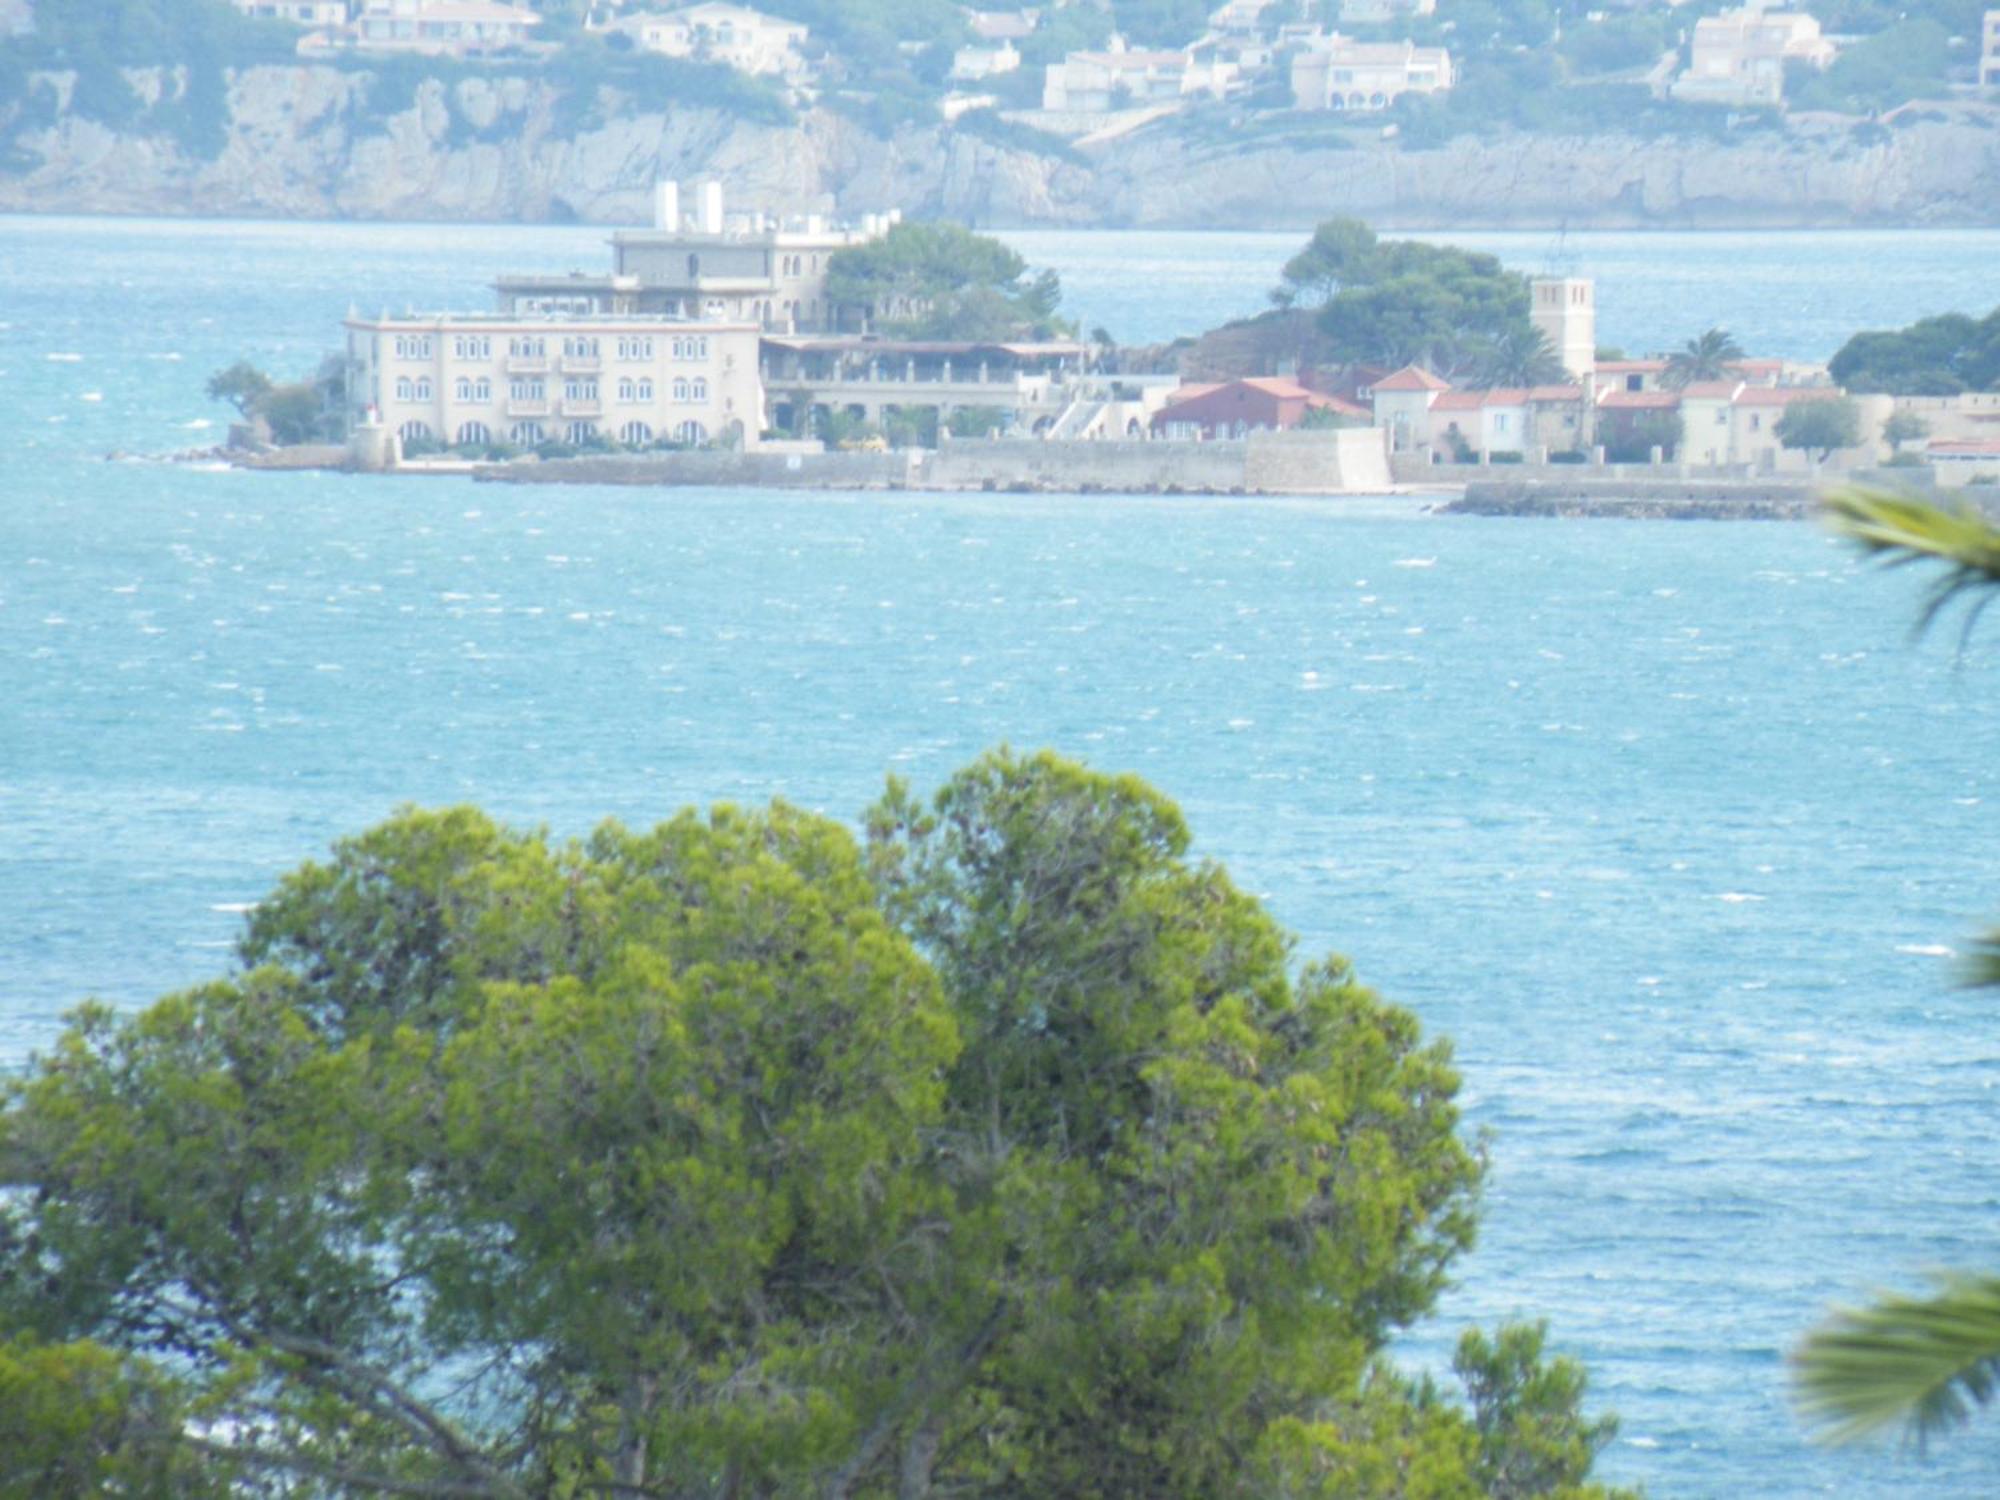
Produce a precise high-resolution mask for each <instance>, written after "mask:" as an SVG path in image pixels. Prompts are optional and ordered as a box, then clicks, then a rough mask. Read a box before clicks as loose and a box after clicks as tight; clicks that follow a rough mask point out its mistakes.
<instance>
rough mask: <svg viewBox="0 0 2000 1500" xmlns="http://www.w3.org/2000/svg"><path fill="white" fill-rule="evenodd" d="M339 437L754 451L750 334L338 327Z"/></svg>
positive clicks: (760, 397)
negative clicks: (342, 363) (373, 433)
mask: <svg viewBox="0 0 2000 1500" xmlns="http://www.w3.org/2000/svg"><path fill="white" fill-rule="evenodd" d="M345 326H346V329H347V401H348V416H349V424H350V426H355V427H358V426H362V425H364V424H379V425H380V426H381V427H383V428H385V429H387V430H388V431H389V432H392V433H394V434H395V435H396V437H397V439H398V440H399V441H400V442H401V443H402V445H403V447H404V448H405V449H408V448H410V447H413V446H415V445H418V444H421V443H429V442H436V443H443V444H448V445H463V446H468V447H474V446H477V447H483V446H485V445H488V444H500V443H505V444H509V445H512V446H514V447H521V448H531V447H534V446H536V445H537V444H540V443H544V442H562V443H570V444H584V443H589V442H593V441H596V440H599V439H602V440H606V441H615V442H619V443H623V444H625V445H626V446H628V447H646V446H649V445H651V444H653V443H658V442H669V441H670V442H678V443H689V444H700V443H713V442H726V443H733V444H737V445H740V446H743V447H754V446H755V445H756V442H757V438H758V434H759V433H761V432H762V431H763V429H764V425H765V424H764V392H763V386H762V383H761V381H760V379H759V376H758V372H757V329H756V328H755V327H754V326H753V325H751V324H748V323H689V322H687V321H686V320H685V319H681V318H663V317H649V316H644V315H640V314H631V315H625V316H617V315H606V316H588V315H585V316H579V315H574V314H572V315H568V316H561V317H556V316H550V317H534V316H522V315H519V314H509V313H429V314H416V313H412V314H406V315H404V316H401V317H390V316H388V315H386V314H385V315H383V316H381V317H378V318H361V317H350V318H349V319H347V321H346V325H345Z"/></svg>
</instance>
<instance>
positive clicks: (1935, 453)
mask: <svg viewBox="0 0 2000 1500" xmlns="http://www.w3.org/2000/svg"><path fill="white" fill-rule="evenodd" d="M1929 451H1930V455H1931V457H1933V458H1940V457H1942V458H2000V438H1954V439H1952V440H1951V441H1949V442H1942V443H1932V444H1931V445H1930V449H1929Z"/></svg>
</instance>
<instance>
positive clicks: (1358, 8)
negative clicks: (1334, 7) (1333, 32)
mask: <svg viewBox="0 0 2000 1500" xmlns="http://www.w3.org/2000/svg"><path fill="white" fill-rule="evenodd" d="M1436 11H1437V0H1341V4H1340V19H1341V21H1342V22H1343V23H1344V24H1346V25H1348V26H1382V25H1386V24H1387V23H1388V22H1390V21H1401V20H1405V19H1407V18H1409V17H1411V16H1428V15H1433V14H1435V13H1436Z"/></svg>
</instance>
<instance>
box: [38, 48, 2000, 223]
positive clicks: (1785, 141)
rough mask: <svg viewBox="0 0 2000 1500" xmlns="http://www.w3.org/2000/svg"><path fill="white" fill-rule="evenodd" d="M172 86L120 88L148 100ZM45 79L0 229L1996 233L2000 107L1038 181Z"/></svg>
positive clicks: (963, 155) (1154, 149)
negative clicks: (695, 214)
mask: <svg viewBox="0 0 2000 1500" xmlns="http://www.w3.org/2000/svg"><path fill="white" fill-rule="evenodd" d="M168 73H169V70H166V69H159V68H155V69H135V70H132V71H131V74H130V76H131V77H132V80H133V83H134V87H135V88H136V89H137V90H138V91H139V93H140V94H141V96H142V97H149V98H155V97H159V96H160V95H161V94H162V91H163V90H165V89H167V88H168V86H169V84H170V82H171V80H170V78H169V76H168ZM42 77H43V78H44V80H45V81H46V83H47V85H48V86H49V87H52V88H54V89H55V91H56V96H57V98H58V100H59V101H60V104H61V107H60V108H59V109H58V111H57V113H56V116H55V118H54V120H53V121H52V123H50V124H48V125H46V126H43V127H38V128H35V129H31V130H24V131H22V132H20V133H18V134H17V135H15V136H14V137H13V138H12V139H11V141H10V142H9V152H8V158H9V162H8V165H7V166H6V168H5V169H4V170H0V211H5V212H30V213H129V214H164V215H180V214H205V215H219V216H242V217H270V216H277V217H285V218H307V219H311V218H354V219H382V220H449V221H511V222H531V221H538V220H561V219H579V220H584V221H588V222H595V223H641V222H645V221H646V219H647V218H648V216H649V212H650V192H651V188H652V184H653V182H654V181H655V180H656V179H658V178H661V177H670V178H676V179H681V180H686V179H690V178H695V177H717V178H720V179H721V180H722V181H723V182H724V184H725V185H726V188H727V191H728V194H729V197H730V201H732V202H734V203H739V204H743V205H745V206H755V207H762V208H770V209H779V208H783V209H789V210H806V211H828V210H830V211H834V212H839V213H845V214H859V213H865V212H873V211H877V210H882V209H888V208H901V209H903V210H905V211H906V212H908V213H910V214H912V215H913V216H916V217H948V218H954V219H960V220H964V221H967V222H971V223H974V224H977V225H980V226H981V227H993V228H1006V227H1024V226H1031V225H1047V226H1058V227H1121V228H1122V227H1162V228H1165V227H1184V228H1214V227H1216V226H1218V225H1223V224H1226V225H1229V226H1231V227H1238V228H1249V227H1268V228H1298V227H1303V226H1308V225H1310V224H1311V223H1313V222H1315V221H1317V220H1318V219H1321V218H1324V217H1326V216H1328V215H1330V214H1335V213H1342V214H1354V215H1358V216H1361V217H1363V218H1367V219H1369V220H1370V221H1371V222H1374V223H1376V224H1378V225H1383V226H1391V227H1401V228H1411V229H1421V228H1430V227H1458V228H1466V227H1479V226H1486V227H1506V226H1509V225H1542V224H1553V223H1566V224H1568V225H1570V226H1571V227H1577V228H1581V227H1590V226H1597V227H1633V226H1637V227H1662V228H1683V227H1721V226H1729V225H1744V224H1754V225H1760V226H1771V227H1819V226H1827V225H1868V224H1883V225H1895V224H1996V223H2000V108H1996V107H1995V106H1993V105H1990V104H1983V103H1977V102H1971V101H1963V102H1957V103H1952V104H1948V105H1937V106H1926V107H1924V108H1923V109H1921V110H1917V109H1910V110H1905V111H1902V112H1900V113H1899V114H1898V115H1897V116H1896V117H1895V119H1894V120H1893V121H1892V122H1891V124H1892V125H1893V128H1890V127H1889V126H1883V125H1874V126H1869V127H1863V126H1862V125H1861V123H1860V122H1857V121H1853V120H1848V119H1843V118H1838V117H1832V116H1820V117H1811V116H1795V117H1793V118H1792V119H1791V120H1790V121H1789V122H1788V125H1787V128H1786V129H1785V130H1784V131H1782V132H1780V131H1775V130H1765V131H1756V132H1748V133H1745V134H1743V135H1740V136H1732V137H1730V138H1727V139H1722V140H1714V139H1707V138H1700V137H1692V136H1689V137H1660V138H1654V139H1646V140H1641V139H1637V138H1632V137H1625V136H1619V135H1615V134H1610V133H1602V134H1596V135H1590V136H1577V137H1554V136H1542V135H1525V134H1518V133H1513V132H1508V131H1496V132H1489V133H1482V134H1480V135H1478V136H1467V137H1462V138H1460V139H1458V140H1455V141H1451V142H1449V143H1446V144H1444V145H1440V146H1436V147H1431V148H1426V149H1411V148H1406V147H1404V146H1402V145H1400V144H1399V143H1397V142H1394V141H1383V140H1380V139H1378V138H1373V137H1368V136H1352V137H1350V136H1346V135H1341V136H1337V137H1336V136H1327V135H1324V134H1315V131H1316V130H1317V128H1318V127H1317V126H1315V125H1312V124H1310V123H1308V124H1306V125H1292V126H1287V127H1285V128H1283V129H1279V128H1276V127H1271V128H1262V127H1260V128H1259V129H1256V130H1249V131H1247V133H1239V132H1231V133H1229V134H1228V135H1227V136H1223V137H1214V138H1208V139H1204V138H1202V137H1201V136H1199V135H1198V134H1196V133H1193V132H1191V131H1190V130H1188V129H1185V128H1182V127H1181V126H1180V125H1179V123H1178V122H1175V121H1162V122H1159V123H1156V124H1154V125H1151V126H1148V127H1147V128H1145V129H1142V130H1139V131H1136V132H1134V133H1132V134H1130V135H1126V136H1120V137H1118V138H1117V139H1115V140H1110V141H1106V142H1104V143H1102V144H1100V145H1094V146H1090V147H1086V148H1084V149H1082V150H1081V151H1080V152H1071V153H1069V154H1067V155H1064V156H1055V155H1043V154H1040V153H1038V152H1035V151H1032V150H1025V149H1021V148H1019V147H1018V146H1012V145H1001V144H997V143H995V142H992V141H987V140H982V139H978V138H975V137H973V136H970V135H967V134H963V133H960V132H956V131H953V130H950V129H948V128H947V127H945V126H943V125H923V126H914V125H912V126H905V127H903V128H901V129H899V130H898V131H897V132H896V133H895V134H894V135H893V136H891V137H889V138H888V139H886V140H885V139H881V138H878V137H875V136H872V135H869V134H868V133H867V132H866V131H864V130H862V129H861V128H860V127H859V126H858V125H856V124H855V123H854V122H853V121H851V120H849V119H847V118H845V117H843V116H841V115H838V114H835V113H833V112H831V111H829V110H823V109H813V110H808V111H805V112H804V113H802V114H801V115H800V116H799V117H798V119H797V120H796V121H795V122H794V123H792V124H789V125H769V124H758V123H752V122H748V121H744V120H739V119H735V118H733V117H731V116H728V115H725V114H722V113H719V112H717V111H715V110H712V109H704V108H698V107H691V106H690V107H675V106H669V107H666V108H656V107H653V106H652V105H651V103H650V102H649V101H628V103H627V107H626V108H625V110H624V111H623V112H622V113H620V114H619V115H618V117H617V118H613V119H610V120H607V121H605V122H603V123H599V124H594V125H589V126H586V127H579V126H578V125H577V124H576V123H575V120H574V114H573V112H572V111H569V110H567V109H565V108H564V107H563V105H562V100H561V97H560V96H559V95H558V93H557V92H556V91H555V90H554V89H552V88H551V87H550V86H549V85H548V84H547V83H546V82H544V81H543V80H541V79H539V78H535V77H530V76H508V75H505V74H503V73H496V74H494V75H493V76H491V77H486V76H481V77H475V78H467V79H462V80H458V81H454V82H450V83H447V82H446V81H444V80H441V79H430V80H427V81H424V82H421V83H419V84H418V85H417V86H416V88H415V90H414V92H413V94H412V95H411V102H410V103H409V105H408V106H407V107H406V108H404V109H402V110H401V111H399V112H396V113H393V114H390V115H387V116H378V115H376V114H374V113H373V112H372V110H371V106H370V105H369V89H370V78H369V75H368V74H366V73H361V72H346V71H342V70H338V69H334V68H329V67H313V66H303V65H301V66H294V67H275V66H274V67H258V68H250V69H246V70H243V71H241V72H239V73H236V74H234V75H233V76H232V78H231V81H230V86H229V124H228V131H227V134H226V136H225V138H224V141H223V144H222V148H221V150H220V152H219V153H218V154H217V155H216V156H215V157H214V158H213V159H208V160H204V159H199V158H196V157H191V156H190V155H188V154H187V153H186V152H185V151H183V150H182V149H181V148H180V147H179V146H177V145H176V144H175V143H174V142H173V141H172V140H170V139H168V138H167V137H165V136H148V135H140V134H124V133H120V132H117V131H113V130H110V129H107V128H106V127H105V126H104V125H102V124H101V123H99V122H97V121H95V120H91V119H86V118H84V117H83V116H81V115H79V114H77V113H76V112H75V111H74V110H72V109H70V108H69V107H68V101H69V98H70V91H71V87H72V85H73V81H74V80H73V77H72V75H69V74H48V75H42ZM4 114H5V104H4V101H0V118H3V117H4Z"/></svg>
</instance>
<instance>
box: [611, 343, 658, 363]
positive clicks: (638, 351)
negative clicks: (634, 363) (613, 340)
mask: <svg viewBox="0 0 2000 1500" xmlns="http://www.w3.org/2000/svg"><path fill="white" fill-rule="evenodd" d="M618 357H619V358H620V359H651V358H652V357H653V341H652V340H651V339H642V338H626V339H620V340H619V341H618Z"/></svg>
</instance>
